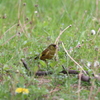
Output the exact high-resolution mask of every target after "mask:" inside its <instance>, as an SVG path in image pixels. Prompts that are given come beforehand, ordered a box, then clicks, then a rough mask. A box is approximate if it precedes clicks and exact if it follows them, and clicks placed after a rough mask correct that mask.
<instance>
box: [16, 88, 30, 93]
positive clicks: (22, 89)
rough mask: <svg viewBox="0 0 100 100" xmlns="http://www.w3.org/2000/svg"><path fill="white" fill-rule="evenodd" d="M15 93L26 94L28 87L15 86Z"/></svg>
mask: <svg viewBox="0 0 100 100" xmlns="http://www.w3.org/2000/svg"><path fill="white" fill-rule="evenodd" d="M15 92H16V93H23V94H28V93H29V90H28V89H25V88H17V89H16V90H15Z"/></svg>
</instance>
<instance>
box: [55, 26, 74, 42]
mask: <svg viewBox="0 0 100 100" xmlns="http://www.w3.org/2000/svg"><path fill="white" fill-rule="evenodd" d="M71 26H72V25H69V26H67V27H66V28H65V29H64V30H63V31H61V32H60V33H59V35H58V37H57V38H56V41H55V44H57V42H58V41H59V39H60V36H61V35H62V34H63V33H64V32H65V31H66V30H67V29H68V28H69V27H71Z"/></svg>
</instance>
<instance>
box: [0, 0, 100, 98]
mask: <svg viewBox="0 0 100 100" xmlns="http://www.w3.org/2000/svg"><path fill="white" fill-rule="evenodd" d="M97 1H99V0H14V1H12V0H0V9H1V10H0V100H18V99H19V100H60V99H61V100H79V98H80V99H81V100H99V98H100V96H99V94H100V93H99V86H100V82H99V81H98V80H95V79H92V80H91V84H88V83H87V82H83V81H82V82H81V90H80V91H79V88H78V86H79V83H78V82H79V81H78V79H77V76H76V75H63V74H59V72H60V71H62V65H63V66H64V67H66V68H69V69H74V70H79V68H78V66H77V65H76V64H75V63H74V62H73V61H72V60H71V59H70V58H69V57H68V56H67V57H66V54H65V52H64V49H63V47H62V45H61V44H60V45H59V51H58V61H55V60H50V61H48V65H49V66H50V67H49V68H48V67H47V66H46V64H45V63H44V62H43V61H40V60H37V61H34V59H31V60H29V59H25V60H26V62H27V64H28V66H29V67H30V69H31V71H32V72H33V75H32V76H29V75H27V70H26V69H25V68H24V66H23V64H22V62H21V59H22V58H26V57H33V58H34V57H35V56H36V55H37V54H39V53H41V52H42V51H43V50H44V48H46V47H47V46H48V45H49V44H51V43H54V42H55V39H56V38H57V36H58V35H59V33H60V31H61V30H63V29H64V28H66V27H67V26H69V25H72V27H71V28H69V29H67V30H66V31H65V32H64V33H63V34H62V35H61V37H60V42H63V43H64V45H65V47H66V49H67V50H69V52H70V49H71V48H74V49H73V51H72V52H70V55H71V56H72V57H73V58H74V59H75V60H76V62H78V63H79V64H80V65H81V66H83V68H84V69H85V70H87V71H88V72H89V74H90V77H92V75H91V73H100V42H99V41H100V34H99V33H100V32H98V30H99V27H100V19H99V16H100V14H99V9H100V2H99V3H98V4H96V2H97ZM91 30H95V31H96V33H97V32H98V33H97V34H95V35H91ZM83 41H84V42H83ZM79 43H80V45H82V44H83V45H82V46H81V47H80V48H77V45H78V44H79ZM95 61H99V65H98V66H97V67H94V63H95ZM38 62H40V68H41V70H44V71H47V70H50V71H52V72H53V74H52V75H48V76H42V77H36V76H35V75H34V74H35V72H36V71H37V70H38ZM88 62H91V68H88V66H87V63H88ZM18 87H21V88H27V89H29V94H28V95H23V94H16V93H15V90H16V88H18ZM92 87H95V88H92ZM91 88H92V90H91ZM79 96H80V97H79ZM89 98H90V99H89Z"/></svg>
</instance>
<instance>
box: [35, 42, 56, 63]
mask: <svg viewBox="0 0 100 100" xmlns="http://www.w3.org/2000/svg"><path fill="white" fill-rule="evenodd" d="M56 49H57V46H56V44H50V45H49V46H48V47H47V48H46V49H45V50H44V51H43V52H42V53H41V54H40V56H38V57H35V59H37V58H40V59H41V60H43V61H46V60H47V59H52V58H53V57H54V55H55V53H56Z"/></svg>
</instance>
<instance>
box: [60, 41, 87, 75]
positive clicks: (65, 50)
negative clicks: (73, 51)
mask: <svg viewBox="0 0 100 100" xmlns="http://www.w3.org/2000/svg"><path fill="white" fill-rule="evenodd" d="M62 46H63V48H64V51H65V52H66V53H67V55H68V57H69V58H70V59H71V60H72V61H73V62H74V63H75V64H76V65H78V66H79V67H80V69H81V70H82V71H83V72H84V73H85V74H87V73H86V71H85V70H84V69H83V68H82V66H81V65H79V64H78V63H77V62H76V61H75V60H74V59H73V58H72V57H71V56H70V55H69V53H68V51H67V50H66V48H65V46H64V44H63V42H62Z"/></svg>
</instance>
